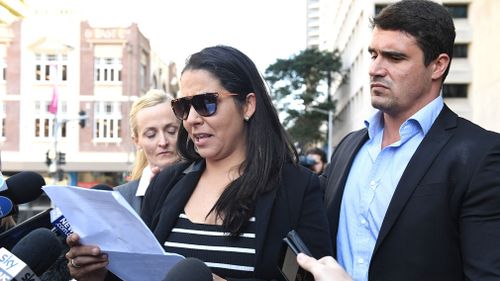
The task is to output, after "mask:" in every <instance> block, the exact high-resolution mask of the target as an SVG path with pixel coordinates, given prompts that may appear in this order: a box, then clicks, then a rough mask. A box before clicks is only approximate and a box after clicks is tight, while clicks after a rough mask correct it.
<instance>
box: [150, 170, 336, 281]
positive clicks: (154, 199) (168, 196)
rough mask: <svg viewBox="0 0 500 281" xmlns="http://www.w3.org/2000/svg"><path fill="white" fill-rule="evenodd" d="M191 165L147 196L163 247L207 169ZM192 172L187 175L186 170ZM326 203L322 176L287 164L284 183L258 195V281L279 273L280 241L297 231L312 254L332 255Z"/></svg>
mask: <svg viewBox="0 0 500 281" xmlns="http://www.w3.org/2000/svg"><path fill="white" fill-rule="evenodd" d="M201 164H202V165H200V166H201V167H199V168H198V169H196V168H194V169H191V168H192V166H190V164H189V163H187V164H186V163H180V164H177V165H174V166H172V167H169V168H168V169H165V170H164V171H162V172H161V173H160V174H158V176H156V177H155V178H154V179H153V180H152V182H151V184H150V186H149V187H148V191H147V192H146V196H145V198H144V201H143V209H142V213H141V216H142V218H143V220H144V221H145V222H146V224H147V225H148V226H149V227H150V228H151V229H152V231H153V233H154V234H155V236H156V237H157V238H158V241H160V243H163V242H164V241H165V240H166V238H167V236H168V235H169V234H170V231H171V230H172V227H173V226H174V224H175V223H176V220H177V218H178V215H179V213H180V212H182V210H183V209H184V206H185V205H186V203H187V201H188V199H189V197H190V196H191V194H192V192H193V190H194V188H195V187H196V185H197V183H198V180H199V178H200V176H201V174H202V172H203V170H204V165H203V163H201ZM188 166H189V167H190V169H188V171H187V173H186V174H185V175H183V174H184V173H183V171H185V170H186V168H187V167H188ZM321 203H322V195H321V192H320V189H319V180H318V177H317V176H315V175H314V174H313V173H311V172H310V171H309V170H307V169H305V168H303V167H297V166H294V165H292V164H287V165H285V167H284V168H283V173H282V183H281V184H280V185H279V186H278V187H277V188H276V189H275V190H274V191H271V192H268V193H266V194H263V195H260V196H259V197H258V198H257V202H256V205H255V213H254V214H255V217H256V224H257V225H256V244H257V246H256V264H255V271H254V277H255V279H264V280H271V279H276V278H277V277H278V275H279V273H278V270H277V265H278V260H279V252H280V248H281V245H282V239H283V238H284V237H285V236H286V234H287V233H288V232H289V231H290V230H292V229H295V230H296V231H297V232H298V233H299V235H300V236H301V238H302V240H303V241H304V242H305V244H306V245H307V246H308V248H309V250H311V253H312V254H313V255H314V256H315V257H317V258H319V257H323V256H325V255H331V254H332V251H331V242H330V234H329V231H328V221H327V218H326V213H325V209H324V207H323V205H322V204H321Z"/></svg>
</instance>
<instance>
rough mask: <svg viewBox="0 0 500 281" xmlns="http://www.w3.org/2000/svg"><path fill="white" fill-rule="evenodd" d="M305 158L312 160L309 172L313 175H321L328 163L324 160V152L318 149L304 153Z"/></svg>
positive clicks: (314, 148)
mask: <svg viewBox="0 0 500 281" xmlns="http://www.w3.org/2000/svg"><path fill="white" fill-rule="evenodd" d="M306 157H308V158H309V159H312V160H314V164H313V165H312V166H311V170H312V171H313V172H314V173H316V174H318V175H321V173H323V170H324V169H325V166H326V163H327V161H328V160H327V159H326V153H325V151H324V150H323V149H321V148H319V147H313V148H310V149H308V150H307V151H306Z"/></svg>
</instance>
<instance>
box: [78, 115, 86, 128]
mask: <svg viewBox="0 0 500 281" xmlns="http://www.w3.org/2000/svg"><path fill="white" fill-rule="evenodd" d="M78 115H79V116H80V121H78V124H80V128H82V129H83V128H85V121H86V120H87V113H86V112H85V111H84V110H80V112H78Z"/></svg>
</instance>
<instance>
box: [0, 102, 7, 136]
mask: <svg viewBox="0 0 500 281" xmlns="http://www.w3.org/2000/svg"><path fill="white" fill-rule="evenodd" d="M6 117H7V114H6V113H5V103H4V102H2V101H0V139H4V138H5V118H6Z"/></svg>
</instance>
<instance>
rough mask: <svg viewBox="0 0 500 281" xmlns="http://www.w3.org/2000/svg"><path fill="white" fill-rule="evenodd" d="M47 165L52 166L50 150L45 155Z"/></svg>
mask: <svg viewBox="0 0 500 281" xmlns="http://www.w3.org/2000/svg"><path fill="white" fill-rule="evenodd" d="M45 164H47V166H50V164H52V159H50V156H49V151H48V150H47V152H46V153H45Z"/></svg>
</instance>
